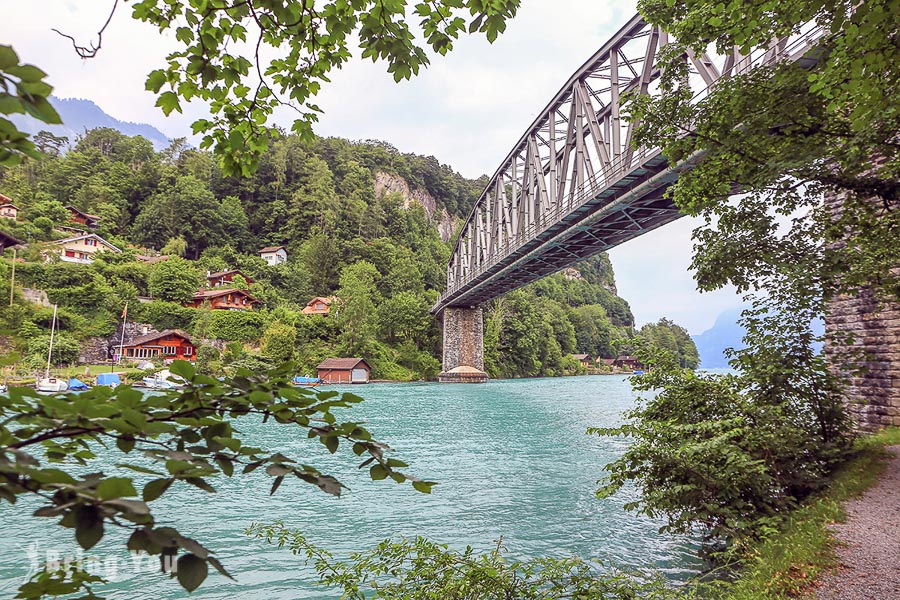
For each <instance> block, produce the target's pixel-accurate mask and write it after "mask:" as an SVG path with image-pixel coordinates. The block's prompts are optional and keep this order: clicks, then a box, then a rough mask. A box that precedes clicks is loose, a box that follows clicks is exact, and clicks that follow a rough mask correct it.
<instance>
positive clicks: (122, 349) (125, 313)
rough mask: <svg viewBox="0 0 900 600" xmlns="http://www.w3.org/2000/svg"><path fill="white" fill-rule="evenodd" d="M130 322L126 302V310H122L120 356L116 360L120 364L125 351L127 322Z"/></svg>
mask: <svg viewBox="0 0 900 600" xmlns="http://www.w3.org/2000/svg"><path fill="white" fill-rule="evenodd" d="M127 322H128V303H127V302H126V303H125V310H123V311H122V338H121V339H120V340H119V358H118V360H116V364H119V362H121V360H122V355H123V354H124V353H125V324H126V323H127Z"/></svg>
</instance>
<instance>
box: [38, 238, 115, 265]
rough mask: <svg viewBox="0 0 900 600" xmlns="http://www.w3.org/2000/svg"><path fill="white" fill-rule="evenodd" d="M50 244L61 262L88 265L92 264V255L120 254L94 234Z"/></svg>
mask: <svg viewBox="0 0 900 600" xmlns="http://www.w3.org/2000/svg"><path fill="white" fill-rule="evenodd" d="M52 244H53V246H54V247H55V248H54V249H55V251H56V253H58V254H59V259H60V260H62V261H63V262H73V263H82V264H90V263H92V262H94V255H96V254H97V253H98V252H114V253H116V254H120V253H121V252H122V251H121V250H119V249H118V248H117V247H115V246H114V245H112V244H110V243H109V242H107V241H106V240H104V239H103V238H102V237H100V236H99V235H97V234H96V233H87V234H84V235H78V236H75V237H70V238H66V239H64V240H56V241H54V242H52Z"/></svg>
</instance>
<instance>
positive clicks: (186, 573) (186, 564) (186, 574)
mask: <svg viewBox="0 0 900 600" xmlns="http://www.w3.org/2000/svg"><path fill="white" fill-rule="evenodd" d="M175 567H176V570H177V577H178V583H180V584H181V587H183V588H184V589H186V590H187V591H189V592H193V591H194V590H196V589H197V588H198V587H200V584H201V583H203V581H204V580H205V579H206V576H207V574H208V573H209V565H207V564H206V561H205V560H203V559H202V558H200V557H199V556H197V555H195V554H185V555H183V556H182V557H181V558H179V559H178V562H177V563H175Z"/></svg>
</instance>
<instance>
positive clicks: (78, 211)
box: [66, 205, 100, 221]
mask: <svg viewBox="0 0 900 600" xmlns="http://www.w3.org/2000/svg"><path fill="white" fill-rule="evenodd" d="M66 208H68V209H69V210H71V211H72V212H77V213H78V214H79V215H81V216H82V217H86V218H88V219H94V220H96V221H99V220H100V217H98V216H97V215H90V214H88V213H86V212H84V211H83V210H78V209H77V208H75V207H74V206H72V205H69V206H67V207H66Z"/></svg>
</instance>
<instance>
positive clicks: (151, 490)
mask: <svg viewBox="0 0 900 600" xmlns="http://www.w3.org/2000/svg"><path fill="white" fill-rule="evenodd" d="M173 482H174V480H173V479H154V480H153V481H151V482H149V483H147V485H145V486H144V491H143V493H142V496H143V498H144V502H151V501H153V500H156V499H157V498H159V497H160V496H162V495H163V494H165V493H166V490H168V489H169V487H170V486H171V485H172V483H173Z"/></svg>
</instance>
